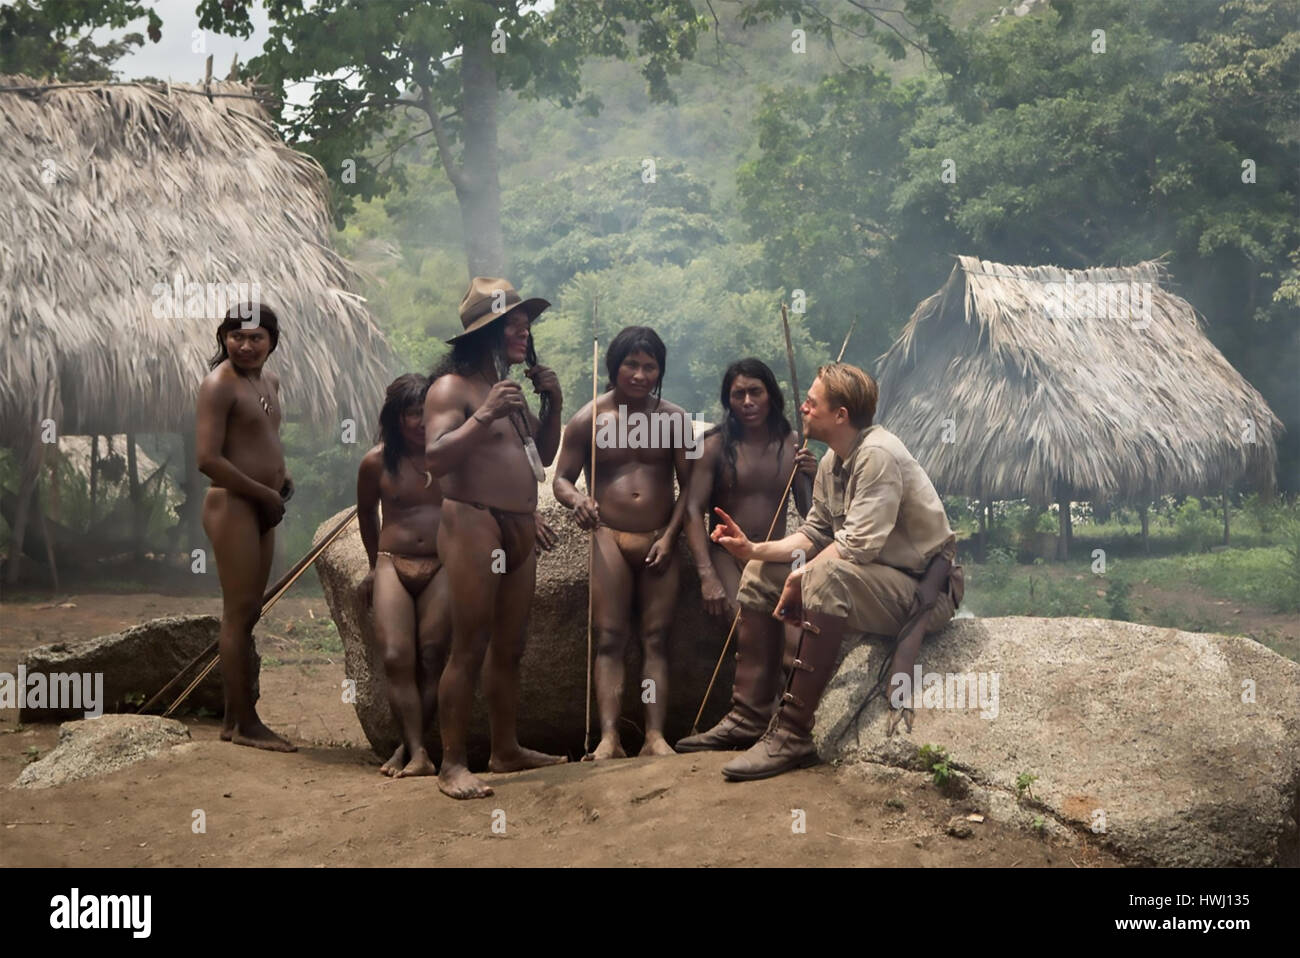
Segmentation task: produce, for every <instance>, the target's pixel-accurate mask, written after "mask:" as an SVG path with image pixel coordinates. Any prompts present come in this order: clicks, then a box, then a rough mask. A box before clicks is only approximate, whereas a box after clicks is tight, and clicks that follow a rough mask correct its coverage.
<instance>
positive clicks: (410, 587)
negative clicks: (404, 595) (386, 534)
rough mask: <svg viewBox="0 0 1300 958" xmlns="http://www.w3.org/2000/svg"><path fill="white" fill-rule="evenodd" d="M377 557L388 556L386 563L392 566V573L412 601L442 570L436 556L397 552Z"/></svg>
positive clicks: (384, 553) (385, 553)
mask: <svg viewBox="0 0 1300 958" xmlns="http://www.w3.org/2000/svg"><path fill="white" fill-rule="evenodd" d="M378 555H381V556H388V561H389V562H391V563H392V564H393V571H394V572H396V573H397V578H398V581H399V582H401V583H402V588H404V589H405V590H406V591H407V592H408V593H409V594H410V596H411V598H412V599H415V598H419V596H420V593H422V592H423V591H424V590H425V589H426V588H427V587H428V585H429V583H430V582H432V581H433V577H434V576H436V575H437V574H438V571H439V570H440V569H441V568H442V560H441V559H440V558H438V556H408V555H402V554H401V553H399V552H380V553H378Z"/></svg>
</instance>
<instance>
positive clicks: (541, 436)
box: [528, 364, 564, 466]
mask: <svg viewBox="0 0 1300 958" xmlns="http://www.w3.org/2000/svg"><path fill="white" fill-rule="evenodd" d="M528 377H529V378H530V379H532V381H533V388H534V389H535V390H537V392H538V393H539V394H542V393H547V394H549V395H550V399H551V401H550V409H548V410H547V416H546V418H545V419H537V420H534V422H535V423H536V425H535V427H534V433H535V435H536V437H537V438H536V440H535V441H536V443H537V454H538V455H539V456H541V458H542V465H544V466H549V465H550V464H551V463H553V462H554V461H555V454H556V452H557V451H559V448H560V410H561V409H563V408H564V393H563V392H561V390H560V378H559V377H558V376H556V375H555V371H554V370H553V369H551V368H550V367H549V366H542V365H540V364H538V365H536V366H534V367H533V368H532V369H530V370H528ZM529 419H533V416H532V415H531V414H530V415H529Z"/></svg>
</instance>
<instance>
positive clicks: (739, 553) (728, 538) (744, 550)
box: [709, 506, 754, 562]
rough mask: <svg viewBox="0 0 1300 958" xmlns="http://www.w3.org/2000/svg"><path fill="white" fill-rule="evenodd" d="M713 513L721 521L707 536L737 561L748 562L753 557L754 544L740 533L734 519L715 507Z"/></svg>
mask: <svg viewBox="0 0 1300 958" xmlns="http://www.w3.org/2000/svg"><path fill="white" fill-rule="evenodd" d="M713 511H714V512H715V513H717V516H718V518H719V519H721V520H722V521H721V522H719V523H718V524H717V525H716V526H714V527H713V532H712V533H710V534H709V538H710V539H712V540H713V541H714V542H716V543H717V544H718V545H720V546H722V548H724V549H726V550H727V551H728V552H730V553H731V554H732V555H733V556H735V557H736V558H737V559H740V560H741V561H742V562H748V561H749V560H750V559H752V558H753V557H754V543H752V542H750V541H749V537H748V536H746V535H745V533H744V532H743V531H741V528H740V526H738V525H736V520H735V519H733V518H731V516H729V515H727V514H726V513H725V512H723V511H722V510H721V509H719V508H717V507H716V506H715V507H714V509H713Z"/></svg>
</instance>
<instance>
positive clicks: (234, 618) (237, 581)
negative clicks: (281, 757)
mask: <svg viewBox="0 0 1300 958" xmlns="http://www.w3.org/2000/svg"><path fill="white" fill-rule="evenodd" d="M203 530H204V531H205V532H206V533H207V534H208V538H209V539H210V540H211V541H212V552H213V555H214V556H215V557H216V560H217V575H218V577H219V578H220V580H221V601H222V609H221V634H220V638H219V641H218V649H219V650H220V655H221V678H222V682H223V683H224V686H225V698H226V704H227V719H225V720H223V732H224V731H225V728H226V727H228V728H229V731H230V741H233V742H234V743H235V744H237V745H250V746H252V747H254V748H262V749H267V750H269V751H274V752H296V751H297V749H296V748H295V747H294V746H293V745H290V744H289V743H288V742H287V741H285V740H284V739H283V738H281V737H280V736H279V735H276V734H275V733H274V732H272V731H271V730H270V729H269V728H267V727H266V726H265V725H264V724H263V723H262V720H261V719H260V718H259V717H258V715H257V711H256V709H255V708H254V707H253V688H252V674H253V669H252V657H253V626H254V625H256V624H257V620H258V618H259V617H260V616H261V611H262V594H263V592H264V591H265V590H266V580H267V578H268V577H269V576H270V571H271V558H272V555H273V553H274V548H275V533H274V531H273V530H267V531H266V532H265V533H263V532H262V531H261V525H260V522H259V520H258V517H257V513H256V511H255V510H254V509H253V507H252V505H251V504H249V503H248V502H246V501H245V500H244V499H242V498H240V497H239V496H236V495H232V494H230V493H229V492H227V491H226V490H225V489H210V490H208V494H207V498H206V499H204V502H203ZM230 716H233V725H229V724H228V723H229V721H230V718H229V717H230ZM224 737H225V736H224V734H223V738H224Z"/></svg>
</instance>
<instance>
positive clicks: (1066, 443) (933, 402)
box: [877, 256, 1282, 504]
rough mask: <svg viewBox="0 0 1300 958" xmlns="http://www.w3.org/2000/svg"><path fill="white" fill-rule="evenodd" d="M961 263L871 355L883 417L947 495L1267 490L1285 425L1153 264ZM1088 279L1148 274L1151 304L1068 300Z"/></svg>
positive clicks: (1145, 497) (1127, 495) (1111, 496)
mask: <svg viewBox="0 0 1300 958" xmlns="http://www.w3.org/2000/svg"><path fill="white" fill-rule="evenodd" d="M957 260H958V262H957V265H956V266H955V267H954V268H953V271H952V273H951V275H950V276H949V277H948V281H947V283H945V284H944V286H943V288H942V289H940V290H939V291H938V292H936V293H935V294H934V295H933V296H931V297H929V298H928V299H926V300H924V301H923V302H922V303H921V304H920V305H919V306H917V308H916V310H915V312H913V313H912V316H911V319H909V320H908V323H907V326H906V328H905V329H904V330H903V333H902V335H901V336H899V338H898V339H897V340H896V341H895V342H894V344H893V346H892V347H890V349H889V351H888V352H887V353H885V355H884V356H882V357H880V359H879V360H878V364H877V367H878V375H879V381H880V393H881V395H880V403H879V408H878V411H877V413H878V414H877V420H878V421H879V422H881V423H882V424H883V425H885V427H886V428H888V429H889V430H891V431H892V432H894V433H896V434H897V435H898V436H899V437H900V438H901V439H902V440H903V441H904V442H905V443H906V444H907V446H908V448H909V449H910V450H911V451H912V453H913V454H914V455H915V456H916V457H917V459H918V460H919V461H920V462H921V464H922V465H923V466H924V467H925V469H926V470H927V471H928V472H929V474H930V476H931V478H932V479H933V480H934V483H935V485H936V487H937V488H938V489H939V491H940V492H943V493H948V494H952V495H963V496H971V497H974V498H979V499H1021V498H1025V499H1030V500H1031V501H1034V502H1037V503H1039V504H1042V503H1046V502H1053V501H1058V500H1059V499H1060V498H1062V497H1063V496H1067V495H1068V496H1071V497H1072V498H1075V499H1088V498H1096V499H1101V500H1106V501H1114V502H1142V501H1149V500H1151V499H1153V498H1155V497H1156V496H1160V495H1191V494H1202V493H1205V494H1217V493H1220V492H1222V491H1223V490H1224V489H1225V487H1228V486H1231V485H1234V484H1236V483H1237V482H1238V481H1240V480H1245V481H1247V482H1249V483H1250V484H1252V485H1254V486H1255V487H1256V488H1271V487H1272V485H1273V482H1274V473H1275V470H1276V466H1277V445H1276V437H1277V435H1278V434H1279V433H1280V432H1281V430H1282V424H1281V422H1280V421H1279V419H1278V417H1277V416H1276V415H1274V414H1273V411H1272V410H1271V409H1269V407H1268V404H1267V403H1265V401H1264V399H1263V397H1262V396H1261V395H1260V394H1259V393H1258V392H1257V391H1256V390H1255V389H1254V387H1252V386H1251V385H1250V383H1248V382H1246V380H1245V379H1243V378H1242V376H1241V374H1240V373H1238V372H1237V371H1236V370H1235V369H1233V368H1232V366H1231V365H1230V364H1229V363H1228V361H1227V360H1226V359H1224V357H1223V355H1222V353H1220V352H1219V351H1218V350H1217V349H1216V348H1215V347H1214V345H1213V344H1212V343H1211V342H1210V340H1209V339H1208V338H1207V337H1206V335H1205V333H1204V331H1203V329H1202V325H1201V323H1200V321H1199V319H1198V317H1197V315H1196V313H1195V311H1194V310H1193V308H1192V306H1191V305H1190V304H1189V303H1188V302H1187V301H1186V300H1184V299H1181V298H1180V297H1178V296H1176V295H1174V294H1173V293H1171V292H1170V291H1169V290H1168V289H1166V288H1164V282H1165V281H1166V280H1167V278H1168V277H1167V274H1166V272H1165V271H1164V269H1163V268H1162V266H1161V265H1160V264H1159V263H1158V262H1145V263H1140V264H1138V265H1136V266H1130V267H1124V268H1117V269H1100V268H1099V269H1087V270H1073V271H1070V270H1064V269H1059V268H1057V267H1054V266H1036V267H1031V266H1007V265H1003V264H1000V263H990V262H987V261H985V260H979V259H976V258H975V257H972V256H959V257H958V258H957ZM1084 283H1090V284H1099V283H1106V284H1112V285H1110V286H1109V287H1108V289H1110V290H1114V289H1116V288H1117V287H1119V284H1124V285H1125V286H1127V288H1128V290H1130V291H1132V292H1137V293H1138V297H1137V299H1138V300H1141V299H1143V297H1142V294H1141V292H1140V291H1141V289H1142V287H1141V284H1144V283H1149V284H1151V285H1150V286H1149V287H1146V289H1148V290H1149V291H1150V292H1149V296H1147V297H1145V304H1146V305H1147V306H1148V307H1149V308H1148V309H1140V310H1138V311H1137V312H1135V313H1133V314H1132V316H1131V318H1130V317H1129V316H1127V315H1124V316H1116V315H1114V310H1113V309H1110V310H1107V309H1102V308H1100V307H1099V306H1097V307H1096V308H1089V307H1088V305H1087V304H1086V302H1081V298H1080V297H1075V298H1074V299H1072V300H1069V301H1068V303H1067V305H1072V306H1073V307H1075V308H1065V309H1062V308H1060V307H1061V303H1062V299H1063V297H1062V292H1063V289H1065V288H1069V289H1072V290H1083V289H1087V288H1089V287H1084V286H1083V285H1082V284H1084ZM1134 283H1136V284H1139V285H1138V286H1136V287H1134V286H1132V285H1131V284H1134ZM1091 288H1092V289H1097V288H1098V287H1096V286H1095V285H1094V286H1092V287H1091ZM1133 302H1134V300H1133V299H1130V301H1129V305H1130V307H1131V306H1132V304H1133ZM1110 305H1111V306H1112V307H1113V306H1114V302H1113V301H1111V302H1110ZM1079 307H1082V308H1079ZM1106 317H1109V318H1106ZM945 420H952V421H951V422H950V423H945ZM1247 421H1249V424H1248V423H1247ZM945 427H947V428H945ZM1252 431H1253V435H1252ZM1252 438H1253V440H1254V441H1253V442H1251V441H1248V440H1250V439H1252Z"/></svg>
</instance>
